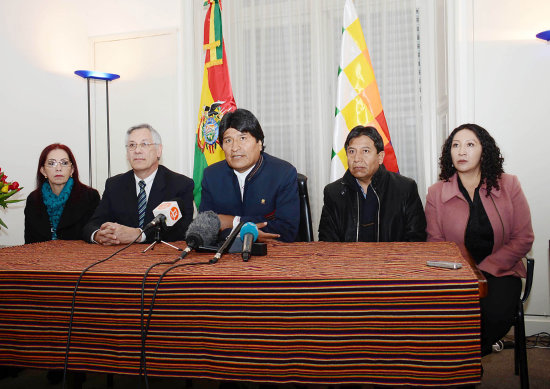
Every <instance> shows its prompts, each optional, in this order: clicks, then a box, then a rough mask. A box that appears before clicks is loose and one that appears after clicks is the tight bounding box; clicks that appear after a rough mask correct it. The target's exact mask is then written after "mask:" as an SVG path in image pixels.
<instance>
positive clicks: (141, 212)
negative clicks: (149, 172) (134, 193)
mask: <svg viewBox="0 0 550 389" xmlns="http://www.w3.org/2000/svg"><path fill="white" fill-rule="evenodd" d="M138 185H139V194H138V222H139V228H143V222H144V221H145V208H147V195H146V194H145V185H147V184H146V183H145V181H143V180H141V181H140V182H138Z"/></svg>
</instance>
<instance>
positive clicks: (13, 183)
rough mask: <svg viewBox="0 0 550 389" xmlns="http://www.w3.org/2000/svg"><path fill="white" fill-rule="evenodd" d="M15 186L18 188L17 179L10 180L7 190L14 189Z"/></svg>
mask: <svg viewBox="0 0 550 389" xmlns="http://www.w3.org/2000/svg"><path fill="white" fill-rule="evenodd" d="M17 188H19V182H17V181H14V182H12V183H11V185H10V186H9V187H8V189H9V190H14V189H17Z"/></svg>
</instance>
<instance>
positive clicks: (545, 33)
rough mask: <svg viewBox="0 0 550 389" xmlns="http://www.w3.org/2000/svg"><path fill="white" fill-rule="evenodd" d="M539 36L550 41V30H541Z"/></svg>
mask: <svg viewBox="0 0 550 389" xmlns="http://www.w3.org/2000/svg"><path fill="white" fill-rule="evenodd" d="M537 38H539V39H544V40H545V41H550V30H548V31H543V32H539V33H538V34H537Z"/></svg>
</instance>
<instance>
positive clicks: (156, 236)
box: [142, 224, 183, 253]
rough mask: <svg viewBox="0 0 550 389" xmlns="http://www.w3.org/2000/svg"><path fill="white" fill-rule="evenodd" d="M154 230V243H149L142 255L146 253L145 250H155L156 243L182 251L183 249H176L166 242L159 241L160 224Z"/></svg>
mask: <svg viewBox="0 0 550 389" xmlns="http://www.w3.org/2000/svg"><path fill="white" fill-rule="evenodd" d="M154 229H155V241H154V242H153V243H151V244H150V245H149V246H148V247H147V248H146V249H145V250H143V251H142V253H144V252H146V251H147V250H149V249H151V250H154V249H155V245H156V244H157V243H162V244H165V245H166V246H170V247H172V248H173V249H176V250H178V251H183V249H180V248H179V247H176V246H174V245H172V244H170V243H168V242H165V241H163V240H161V239H160V224H159V225H157V226H155V227H154Z"/></svg>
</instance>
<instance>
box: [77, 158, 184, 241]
mask: <svg viewBox="0 0 550 389" xmlns="http://www.w3.org/2000/svg"><path fill="white" fill-rule="evenodd" d="M193 187H194V184H193V180H192V179H190V178H188V177H186V176H184V175H183V174H178V173H175V172H173V171H171V170H169V169H167V168H166V167H164V166H162V165H159V167H158V170H157V175H156V176H155V179H154V181H153V186H152V187H151V193H149V198H148V199H147V208H146V209H145V224H147V223H149V222H150V221H151V220H153V218H154V215H153V209H155V208H156V207H157V205H159V204H160V203H162V202H163V201H177V202H178V206H179V208H180V212H181V214H182V218H181V219H180V220H178V222H177V223H176V224H174V225H173V226H172V227H168V229H167V230H166V231H165V232H163V233H162V235H161V238H162V240H165V241H168V242H173V241H176V240H184V239H185V232H186V231H187V227H188V226H189V223H191V220H193ZM105 222H115V223H118V224H122V225H124V226H127V227H136V228H137V227H138V225H139V221H138V212H137V193H136V179H135V178H134V171H133V170H129V171H127V172H126V173H122V174H118V175H116V176H114V177H111V178H109V179H107V181H106V182H105V191H103V197H102V199H101V202H100V203H99V206H98V207H97V209H96V211H95V212H94V215H93V216H92V218H91V219H90V221H89V222H88V224H86V225H85V226H84V231H83V234H84V235H83V237H82V238H83V239H84V240H86V241H88V242H90V238H91V236H92V233H93V232H94V231H95V230H98V229H99V227H101V225H102V224H103V223H105ZM154 238H155V234H154V231H153V230H151V231H148V232H146V242H152V241H153V240H154Z"/></svg>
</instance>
